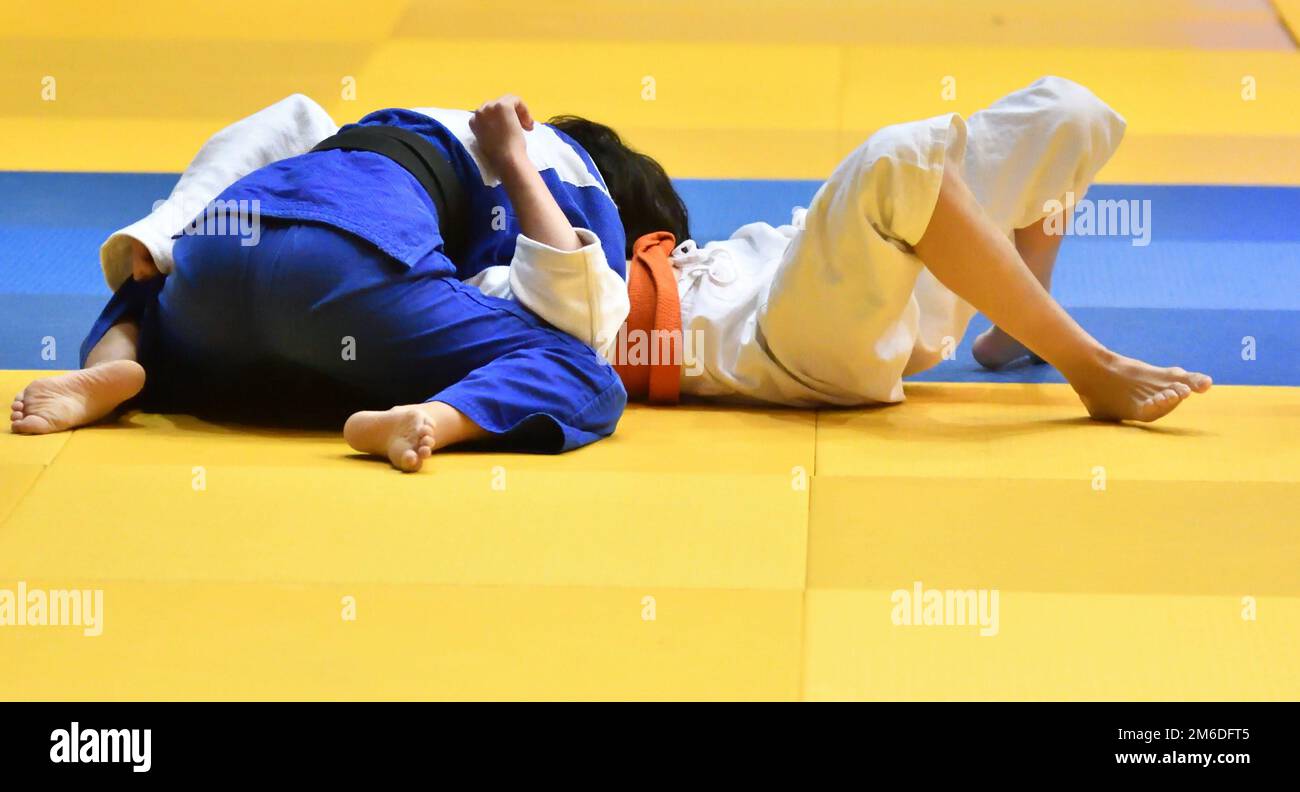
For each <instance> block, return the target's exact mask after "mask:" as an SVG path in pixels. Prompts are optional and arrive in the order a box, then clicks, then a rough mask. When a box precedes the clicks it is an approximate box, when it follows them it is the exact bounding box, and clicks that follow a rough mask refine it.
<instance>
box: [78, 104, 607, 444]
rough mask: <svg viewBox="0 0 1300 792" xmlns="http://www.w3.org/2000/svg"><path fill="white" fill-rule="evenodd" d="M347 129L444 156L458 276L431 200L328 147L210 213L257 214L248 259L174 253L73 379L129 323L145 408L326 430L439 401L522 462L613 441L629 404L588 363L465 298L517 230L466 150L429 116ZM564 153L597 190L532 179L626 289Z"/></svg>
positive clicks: (548, 334)
mask: <svg viewBox="0 0 1300 792" xmlns="http://www.w3.org/2000/svg"><path fill="white" fill-rule="evenodd" d="M358 123H359V124H362V125H366V124H385V125H390V126H400V127H403V128H406V129H409V130H412V131H414V132H417V133H419V134H421V135H423V136H424V137H425V138H426V139H428V140H430V141H431V142H432V143H433V144H434V145H435V146H436V147H438V148H439V149H440V150H441V151H442V152H443V154H444V155H445V156H446V157H447V159H448V161H449V162H450V163H451V165H452V167H453V169H454V170H455V171H456V174H457V176H458V177H459V178H460V181H461V183H462V184H463V185H464V187H465V189H466V193H467V204H468V222H469V226H470V227H469V229H468V233H467V235H466V236H467V242H466V245H465V248H466V250H465V252H464V254H463V255H460V256H458V259H459V260H457V261H452V260H450V259H449V258H448V257H447V255H446V253H445V251H444V245H443V240H442V235H441V233H440V231H439V227H438V216H437V210H436V208H435V207H434V204H433V202H432V201H431V200H430V198H429V196H428V194H427V193H426V192H425V191H424V189H423V188H422V187H421V186H420V183H419V182H418V181H417V180H416V179H415V178H414V177H413V176H412V175H411V174H410V173H408V172H407V171H406V170H405V169H403V168H402V167H401V166H400V165H398V164H397V163H395V162H393V161H392V160H390V159H388V158H386V157H384V156H382V155H380V154H375V153H372V152H368V151H350V150H340V149H331V150H325V151H318V152H312V153H309V154H304V155H301V156H298V157H292V158H290V159H286V160H282V161H280V162H275V163H272V164H270V165H268V166H266V167H263V168H260V169H258V170H256V171H254V172H253V173H251V174H249V175H247V176H245V177H244V178H243V179H240V180H239V181H238V182H236V183H235V184H233V185H231V186H230V187H228V188H227V189H226V190H225V191H224V192H223V193H222V194H221V195H220V196H218V198H217V199H216V201H215V202H214V203H218V202H225V203H226V205H231V204H230V202H234V201H245V202H248V203H247V204H246V205H252V202H253V201H256V202H257V204H258V206H259V209H260V217H261V228H260V239H259V240H258V242H257V244H254V245H248V244H246V243H245V241H244V239H242V238H241V237H239V236H237V235H234V234H222V235H183V236H180V237H178V239H177V242H176V244H175V247H174V257H175V262H176V266H175V270H174V271H173V272H172V273H171V274H170V275H168V276H166V277H165V278H154V279H152V280H149V281H143V282H136V281H132V280H128V281H127V282H126V283H124V284H123V285H122V287H121V288H119V289H118V291H117V292H116V293H115V294H114V296H113V298H112V299H111V300H110V302H109V304H108V305H107V306H106V307H105V309H104V311H103V313H102V314H101V316H100V317H99V320H98V321H97V322H96V324H95V326H94V328H93V329H92V330H91V333H90V334H89V336H88V337H87V338H86V341H85V343H84V344H83V346H82V362H83V364H84V362H85V357H86V355H87V354H88V353H89V351H90V349H92V348H93V347H94V345H95V344H96V343H97V342H98V341H99V339H100V338H102V337H103V334H104V333H105V332H106V331H107V330H108V328H109V327H111V326H112V325H113V324H115V323H116V322H118V321H121V320H122V319H124V318H128V317H132V318H136V319H137V320H138V321H139V322H140V326H141V333H140V358H141V363H142V364H143V365H144V367H145V369H146V371H147V372H148V383H147V385H146V392H145V394H144V395H143V402H144V404H145V405H146V406H148V407H149V408H150V409H169V410H180V411H187V412H195V413H216V414H222V413H228V412H233V413H234V414H236V415H238V416H239V417H270V418H280V417H281V416H282V413H281V410H282V409H284V408H287V409H288V410H289V411H290V412H285V413H283V416H284V417H289V416H296V415H299V414H300V411H302V410H307V411H309V412H310V413H312V414H315V415H327V416H329V417H330V418H331V419H334V418H335V417H336V415H341V414H344V413H346V412H351V411H353V410H357V409H385V408H387V407H391V406H393V405H395V404H409V403H415V402H422V401H441V402H445V403H447V404H450V405H451V406H453V407H455V408H456V409H458V410H460V411H461V412H463V413H464V414H465V415H467V416H468V417H469V418H470V419H471V420H473V421H474V422H475V423H477V424H478V425H479V426H481V427H483V428H484V429H486V430H487V431H488V432H490V433H491V434H493V435H495V436H497V437H498V438H499V439H500V440H501V441H502V442H504V443H505V444H506V445H508V446H509V447H513V448H517V449H520V450H532V451H542V452H558V451H566V450H569V449H572V448H576V447H578V446H582V445H585V444H587V443H591V442H593V441H595V440H598V439H600V438H601V437H605V436H608V435H609V434H610V433H612V432H613V431H614V427H615V425H616V424H617V422H618V419H619V417H620V415H621V414H622V411H623V407H624V405H625V403H626V399H627V397H626V393H625V391H624V389H623V385H622V383H621V382H620V380H619V378H618V377H617V375H616V374H615V372H614V370H613V368H612V367H611V366H610V365H609V364H608V363H607V362H606V361H605V360H604V359H602V358H601V357H600V356H599V355H598V354H597V353H596V351H595V350H593V349H592V348H591V347H590V346H588V345H587V344H584V343H582V342H581V341H579V340H577V339H575V338H573V337H571V336H569V335H567V334H564V333H562V332H560V331H558V330H556V329H555V328H553V327H551V326H550V325H548V324H547V323H546V322H544V321H543V320H541V319H540V318H538V317H537V316H536V315H534V314H533V313H531V312H530V311H528V310H527V309H526V308H524V307H523V306H521V305H519V304H518V303H516V302H512V301H509V300H503V299H498V298H495V297H489V296H486V295H484V294H482V293H481V292H480V291H479V290H478V289H476V288H474V287H473V286H469V285H466V284H463V283H461V280H462V279H464V278H469V277H471V276H473V275H475V274H476V273H478V272H481V271H482V270H483V269H485V268H486V267H489V266H494V265H508V264H509V263H510V261H511V259H512V257H513V255H514V247H515V242H516V238H517V235H518V234H519V224H518V221H517V220H516V218H515V217H514V214H513V212H512V211H511V208H510V203H509V201H508V199H507V197H506V195H505V190H504V188H503V187H502V186H501V185H499V184H496V185H489V184H486V183H485V181H484V179H483V178H482V175H481V173H480V171H479V168H478V166H477V165H476V163H475V160H474V158H473V157H472V156H471V155H470V154H469V152H467V151H466V149H465V147H464V145H463V144H462V143H461V142H460V140H459V139H458V138H457V137H456V136H455V135H454V134H452V133H451V132H450V131H449V130H448V129H447V128H446V127H445V126H444V125H443V124H441V123H440V122H438V121H436V120H434V119H433V118H431V117H429V116H426V115H423V114H421V113H416V112H412V111H408V110H380V111H378V112H375V113H371V114H370V115H368V116H366V117H365V118H363V119H362V120H361V121H360V122H358ZM345 129H346V127H345ZM556 134H557V135H560V134H561V133H559V132H558V131H557V132H556ZM561 137H562V139H564V140H565V142H567V143H568V144H569V145H570V146H572V147H573V149H574V151H575V152H576V153H577V154H578V155H579V156H580V157H581V159H582V162H583V164H585V166H586V167H587V168H588V169H589V173H590V177H591V178H590V179H585V180H584V181H586V182H588V183H586V184H581V185H580V184H575V183H572V182H571V181H566V180H565V179H563V178H562V177H561V175H560V174H559V173H557V172H556V171H555V170H543V171H542V172H541V175H542V178H543V180H544V181H545V183H546V184H547V186H548V187H549V188H550V191H551V194H552V195H553V196H554V197H555V199H556V201H557V203H558V204H559V205H560V208H561V209H562V210H563V211H564V213H565V215H566V216H567V217H568V218H569V220H570V222H571V223H572V224H573V225H574V226H575V227H580V228H586V229H589V230H591V231H593V232H594V233H595V234H596V235H597V237H598V238H599V239H600V242H601V247H602V249H604V250H605V252H606V259H607V261H609V262H610V265H611V267H613V268H614V269H615V270H616V271H618V272H619V274H620V275H623V276H624V277H626V273H625V272H624V266H625V265H624V260H623V248H624V236H623V230H622V226H621V223H620V221H619V217H618V211H617V208H616V207H615V206H614V203H613V201H612V200H611V199H610V198H609V196H608V194H607V193H606V192H605V191H604V190H603V189H602V188H601V186H598V184H597V183H599V185H603V182H600V181H599V180H600V176H599V173H598V172H597V171H596V169H595V166H594V165H593V164H592V162H591V159H590V157H589V156H588V155H587V154H586V152H584V151H582V149H581V147H579V146H578V145H577V144H576V143H574V142H573V141H572V140H569V139H567V138H564V137H563V136H562V135H561ZM236 407H243V408H244V409H239V410H231V409H230V408H236Z"/></svg>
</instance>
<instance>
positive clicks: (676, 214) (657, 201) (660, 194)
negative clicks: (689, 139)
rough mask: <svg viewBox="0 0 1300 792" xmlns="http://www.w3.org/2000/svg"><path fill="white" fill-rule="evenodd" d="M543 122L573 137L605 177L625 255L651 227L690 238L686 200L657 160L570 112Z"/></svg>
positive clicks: (627, 255)
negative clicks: (620, 225) (619, 223)
mask: <svg viewBox="0 0 1300 792" xmlns="http://www.w3.org/2000/svg"><path fill="white" fill-rule="evenodd" d="M546 123H548V124H550V125H551V126H553V127H555V128H556V129H558V130H560V131H561V132H563V133H564V134H566V135H568V136H569V137H571V138H573V139H574V140H576V141H577V142H578V145H579V146H582V148H583V149H585V150H586V152H587V153H588V154H590V155H591V159H592V161H593V162H595V163H596V169H597V170H599V171H600V175H601V176H603V177H604V178H605V186H607V187H608V188H609V194H610V197H611V198H613V199H614V203H615V204H617V205H618V214H619V217H620V218H621V219H622V221H623V232H624V234H626V235H627V249H626V250H625V251H624V253H623V255H624V256H626V257H628V258H631V256H632V245H633V243H635V242H636V240H637V238H638V237H640V236H641V235H643V234H648V233H650V232H651V231H670V232H672V235H673V236H675V237H676V238H677V241H678V242H682V241H685V240H687V239H690V238H691V230H690V218H689V217H688V216H687V214H686V204H684V203H683V202H682V199H681V196H679V195H678V194H677V191H676V190H675V189H673V183H672V180H671V179H669V178H668V174H667V173H665V172H664V169H663V167H662V166H661V165H660V164H659V163H658V162H655V161H654V160H653V159H651V158H650V157H648V156H646V155H645V154H642V153H640V152H638V151H633V150H632V149H630V148H628V147H627V146H626V145H624V143H623V141H622V140H620V139H619V136H618V133H617V132H615V131H614V130H612V129H610V128H609V127H607V126H605V125H604V124H597V123H596V122H595V121H588V120H587V119H585V118H579V117H578V116H570V115H565V116H556V117H555V118H552V119H551V120H550V121H547V122H546Z"/></svg>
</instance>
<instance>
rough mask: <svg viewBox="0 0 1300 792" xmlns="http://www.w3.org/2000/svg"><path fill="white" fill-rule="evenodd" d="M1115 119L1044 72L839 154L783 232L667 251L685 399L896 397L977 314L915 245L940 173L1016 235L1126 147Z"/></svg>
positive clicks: (761, 227)
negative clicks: (959, 110)
mask: <svg viewBox="0 0 1300 792" xmlns="http://www.w3.org/2000/svg"><path fill="white" fill-rule="evenodd" d="M1124 126H1125V123H1124V119H1123V118H1122V117H1121V116H1120V115H1119V114H1117V113H1116V112H1115V111H1114V110H1112V109H1111V108H1110V107H1108V106H1107V105H1106V104H1105V103H1103V102H1102V101H1101V100H1100V99H1098V98H1097V97H1096V96H1094V95H1093V94H1092V93H1091V92H1090V91H1088V90H1087V89H1086V88H1084V87H1082V86H1080V85H1078V84H1076V83H1073V82H1070V81H1069V80H1065V79H1061V78H1058V77H1045V78H1043V79H1040V80H1038V81H1037V82H1035V83H1034V84H1032V85H1030V86H1029V87H1027V88H1025V89H1023V90H1019V91H1016V92H1015V93H1012V94H1010V95H1009V96H1006V97H1004V98H1002V99H1000V100H998V101H997V102H996V103H994V104H993V105H992V106H991V107H989V108H988V109H986V110H981V111H979V112H977V113H974V114H973V115H971V117H970V119H969V120H963V119H962V117H961V116H960V115H958V114H956V113H949V114H947V115H942V116H937V117H935V118H930V119H926V120H923V121H915V122H911V123H905V124H898V125H896V126H890V127H886V128H884V129H882V130H880V131H879V132H877V133H876V134H874V135H872V136H871V137H870V138H869V139H868V140H867V141H866V143H864V144H863V145H862V146H860V147H859V148H858V149H857V150H856V151H854V152H853V153H852V154H851V155H849V157H848V158H847V159H845V160H844V161H843V162H842V163H841V164H840V165H839V167H837V168H836V169H835V172H834V173H833V174H831V177H830V179H828V180H827V182H826V183H825V184H824V185H823V186H822V187H821V189H820V190H818V192H817V194H816V196H815V197H814V198H813V200H812V205H811V206H809V207H808V209H807V210H806V211H805V210H802V209H796V210H795V211H794V215H793V218H792V221H791V223H790V224H789V225H784V226H780V227H773V226H770V225H768V224H766V223H751V224H749V225H746V226H744V227H742V228H740V229H739V230H738V231H736V233H735V234H733V235H732V237H731V238H730V239H728V240H725V241H720V242H710V243H709V244H707V245H705V246H703V247H698V246H697V245H696V244H695V243H694V242H692V241H687V242H684V243H683V244H681V245H679V246H678V248H677V249H676V250H675V251H674V253H673V256H672V262H673V265H674V267H675V270H676V274H677V279H678V294H679V297H680V300H681V308H682V331H683V334H685V335H686V336H687V343H686V344H685V347H686V354H687V356H688V358H693V359H688V360H687V362H686V365H684V366H683V374H682V380H681V391H682V393H683V394H688V395H693V396H697V397H703V398H708V399H714V400H723V401H734V402H751V403H767V404H783V405H792V406H804V407H811V406H817V405H856V404H866V403H872V402H898V401H902V399H903V385H902V378H903V376H904V375H907V374H914V373H916V372H919V371H923V370H925V369H927V368H930V367H931V366H933V365H935V364H936V363H938V362H939V361H940V360H942V359H943V354H944V352H945V350H951V349H955V348H956V344H957V343H958V342H959V341H960V340H961V337H962V335H963V334H964V333H965V331H966V326H967V324H968V323H969V322H970V320H971V318H972V316H974V314H975V310H974V309H973V308H972V307H971V306H970V304H968V303H967V302H966V301H964V300H962V299H961V298H960V297H958V296H957V295H956V294H954V293H953V292H951V291H950V290H948V289H947V288H946V287H944V286H943V285H942V284H940V283H939V282H938V280H936V279H935V278H934V276H933V275H931V274H930V272H929V270H927V269H926V268H925V265H924V264H923V263H922V262H921V260H920V259H919V258H917V256H916V255H915V253H913V251H912V248H913V246H914V245H915V244H916V242H917V241H918V240H919V239H920V238H921V236H922V234H923V233H924V232H925V229H926V227H927V226H928V225H929V222H930V216H931V214H932V213H933V211H934V206H935V203H936V201H937V200H938V195H939V187H940V184H941V181H942V178H943V171H944V167H945V164H946V163H959V164H960V167H961V168H962V176H963V178H964V180H965V181H966V183H967V184H968V185H969V186H970V188H971V191H972V192H973V193H974V195H975V197H976V198H977V199H978V201H979V203H980V204H981V206H982V207H983V209H984V212H985V214H986V215H987V216H988V218H989V219H990V220H991V221H992V222H993V224H994V225H996V226H997V227H998V228H999V229H1001V230H1002V231H1003V232H1005V233H1006V234H1007V235H1008V237H1010V236H1011V235H1012V234H1013V232H1014V230H1015V229H1017V228H1024V227H1027V226H1030V225H1033V224H1034V223H1036V222H1038V221H1040V220H1042V219H1043V218H1044V217H1046V216H1047V215H1048V214H1050V212H1049V210H1048V207H1049V205H1050V204H1049V202H1050V201H1061V202H1062V203H1063V204H1065V205H1067V206H1068V205H1069V204H1068V199H1069V198H1070V197H1071V195H1072V197H1073V200H1076V201H1077V200H1079V199H1082V198H1083V196H1084V194H1085V193H1086V191H1087V187H1088V185H1089V184H1090V183H1091V181H1092V179H1093V177H1094V176H1095V175H1096V173H1097V171H1098V170H1099V169H1100V168H1101V166H1102V165H1103V164H1105V162H1106V161H1107V160H1108V159H1109V158H1110V156H1111V154H1112V153H1113V152H1114V151H1115V148H1116V147H1117V146H1118V145H1119V142H1120V139H1121V137H1122V136H1123V133H1124Z"/></svg>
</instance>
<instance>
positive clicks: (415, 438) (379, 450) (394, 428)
mask: <svg viewBox="0 0 1300 792" xmlns="http://www.w3.org/2000/svg"><path fill="white" fill-rule="evenodd" d="M487 436H488V432H487V430H485V429H484V428H483V427H481V426H479V425H478V424H476V423H474V422H473V421H471V420H470V419H469V417H468V416H466V415H465V414H464V413H462V412H461V411H460V410H457V409H456V408H455V407H452V406H451V405H450V404H445V403H443V402H438V401H432V402H425V403H424V404H406V405H402V406H400V407H394V408H392V409H390V410H382V411H381V410H366V411H363V412H358V413H354V414H353V415H352V417H350V418H348V422H347V424H345V425H344V427H343V437H344V439H345V440H347V441H348V445H350V446H352V447H353V448H355V449H356V450H357V451H360V452H362V453H365V454H374V455H375V456H386V457H388V461H389V462H391V463H393V467H395V468H397V469H398V470H404V471H407V472H408V473H414V472H415V471H417V470H419V469H420V466H421V465H422V464H423V463H424V460H426V459H428V458H429V457H430V455H432V454H433V452H434V451H438V450H440V449H443V448H446V447H447V446H450V445H455V444H456V443H464V442H467V441H470V440H481V439H483V438H485V437H487Z"/></svg>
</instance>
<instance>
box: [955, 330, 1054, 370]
mask: <svg viewBox="0 0 1300 792" xmlns="http://www.w3.org/2000/svg"><path fill="white" fill-rule="evenodd" d="M971 354H972V355H974V356H975V361H976V362H977V363H979V364H980V365H981V366H983V367H984V368H986V369H1000V368H1002V367H1003V366H1005V365H1008V364H1009V363H1013V362H1015V361H1017V360H1019V359H1020V358H1023V357H1028V358H1029V359H1030V361H1031V362H1033V363H1042V362H1043V359H1042V358H1040V357H1038V356H1037V355H1035V354H1034V353H1033V352H1030V351H1029V349H1028V348H1026V347H1025V345H1024V344H1022V343H1020V342H1019V341H1017V340H1016V339H1014V338H1012V337H1011V336H1009V335H1007V334H1006V333H1004V332H1003V331H1002V329H1001V328H999V327H996V326H995V327H990V328H989V329H988V330H985V331H984V332H983V333H980V334H979V337H977V338H976V339H975V343H973V344H971Z"/></svg>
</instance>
